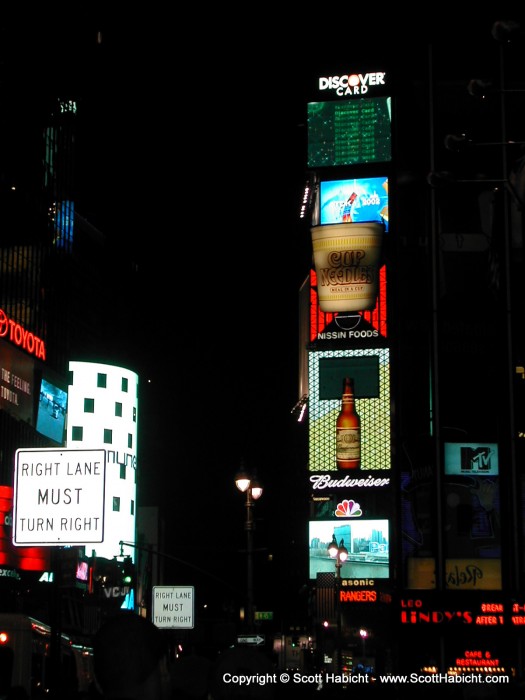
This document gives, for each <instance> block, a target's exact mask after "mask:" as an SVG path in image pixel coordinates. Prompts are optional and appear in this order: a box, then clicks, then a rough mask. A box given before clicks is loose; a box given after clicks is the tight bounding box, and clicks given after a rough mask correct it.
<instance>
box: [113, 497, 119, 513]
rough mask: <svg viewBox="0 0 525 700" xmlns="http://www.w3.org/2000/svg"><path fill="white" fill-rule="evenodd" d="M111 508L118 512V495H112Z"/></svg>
mask: <svg viewBox="0 0 525 700" xmlns="http://www.w3.org/2000/svg"><path fill="white" fill-rule="evenodd" d="M113 510H114V511H115V512H117V513H120V497H119V496H113Z"/></svg>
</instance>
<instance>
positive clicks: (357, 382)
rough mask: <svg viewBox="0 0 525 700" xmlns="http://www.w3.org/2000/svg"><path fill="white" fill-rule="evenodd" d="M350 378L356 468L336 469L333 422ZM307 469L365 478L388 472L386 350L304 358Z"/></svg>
mask: <svg viewBox="0 0 525 700" xmlns="http://www.w3.org/2000/svg"><path fill="white" fill-rule="evenodd" d="M346 376H348V377H351V378H353V380H354V387H355V410H356V412H357V414H358V415H359V418H360V438H359V439H360V467H359V469H346V470H342V469H338V466H337V425H336V424H337V418H338V416H339V413H340V411H341V406H342V390H343V380H344V378H345V377H346ZM308 387H309V396H308V421H309V425H308V427H309V431H308V444H309V450H308V468H309V470H310V471H311V472H315V471H326V472H327V471H332V470H333V471H337V473H338V474H342V475H345V474H347V475H350V476H354V477H359V476H361V477H362V476H363V474H364V473H366V472H367V471H369V470H387V469H390V466H391V446H390V433H391V426H390V420H391V417H390V356H389V350H388V348H366V349H365V348H364V349H362V350H333V351H321V352H311V353H309V357H308Z"/></svg>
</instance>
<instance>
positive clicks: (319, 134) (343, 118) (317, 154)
mask: <svg viewBox="0 0 525 700" xmlns="http://www.w3.org/2000/svg"><path fill="white" fill-rule="evenodd" d="M307 124H308V147H307V148H308V156H307V158H308V160H307V162H308V167H309V168H323V167H334V166H340V165H360V164H363V163H385V162H389V161H390V160H391V159H392V126H391V98H390V97H362V98H357V99H356V98H354V99H347V100H335V101H331V102H309V103H308V105H307Z"/></svg>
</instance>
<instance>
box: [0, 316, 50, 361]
mask: <svg viewBox="0 0 525 700" xmlns="http://www.w3.org/2000/svg"><path fill="white" fill-rule="evenodd" d="M0 338H7V340H9V341H11V343H13V344H14V345H17V346H18V347H20V348H22V350H25V351H26V352H28V353H29V354H30V355H34V356H35V357H37V358H38V359H39V360H45V359H46V346H45V343H44V341H43V340H42V339H41V338H39V337H38V336H36V335H35V334H34V333H31V331H28V330H26V329H25V328H24V327H23V326H22V325H21V324H20V323H17V322H16V321H13V319H11V318H9V317H8V316H7V314H6V313H5V311H4V310H3V309H0Z"/></svg>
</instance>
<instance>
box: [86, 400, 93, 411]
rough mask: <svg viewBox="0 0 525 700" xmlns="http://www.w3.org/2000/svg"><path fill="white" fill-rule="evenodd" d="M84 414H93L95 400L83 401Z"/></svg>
mask: <svg viewBox="0 0 525 700" xmlns="http://www.w3.org/2000/svg"><path fill="white" fill-rule="evenodd" d="M84 413H95V399H84Z"/></svg>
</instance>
